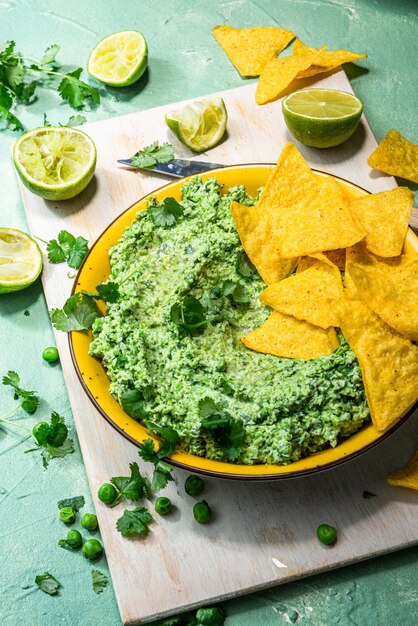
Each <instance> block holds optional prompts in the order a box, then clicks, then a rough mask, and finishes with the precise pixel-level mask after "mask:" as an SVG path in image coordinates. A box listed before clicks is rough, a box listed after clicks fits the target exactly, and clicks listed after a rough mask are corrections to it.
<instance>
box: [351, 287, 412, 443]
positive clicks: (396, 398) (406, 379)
mask: <svg viewBox="0 0 418 626" xmlns="http://www.w3.org/2000/svg"><path fill="white" fill-rule="evenodd" d="M339 316H340V327H341V330H342V332H343V334H344V336H345V338H346V340H347V341H348V343H349V344H350V346H351V348H352V349H353V350H354V352H355V353H356V356H357V359H358V362H359V364H360V368H361V373H362V378H363V384H364V388H365V391H366V398H367V402H368V405H369V408H370V414H371V417H372V421H373V424H374V426H375V428H376V429H377V430H379V431H384V430H387V429H388V428H390V427H391V426H393V425H394V424H396V422H398V421H399V420H400V418H401V417H402V416H403V415H405V413H406V412H407V411H408V410H409V409H410V408H411V407H412V406H413V405H414V404H415V402H416V401H417V399H418V346H415V345H414V344H412V343H411V342H410V341H409V340H408V339H406V338H405V337H403V336H402V335H400V334H399V333H397V332H396V331H395V330H393V329H392V328H391V327H390V326H388V325H387V324H386V322H384V321H383V320H382V319H381V318H380V317H379V316H378V315H376V313H374V311H372V310H371V309H370V308H369V307H368V306H367V304H366V303H365V302H360V301H349V300H346V299H343V300H341V301H340V303H339Z"/></svg>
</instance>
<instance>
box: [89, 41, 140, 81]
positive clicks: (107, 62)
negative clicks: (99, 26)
mask: <svg viewBox="0 0 418 626" xmlns="http://www.w3.org/2000/svg"><path fill="white" fill-rule="evenodd" d="M147 63H148V46H147V42H146V41H145V37H144V35H143V34H142V33H140V32H139V31H137V30H124V31H122V32H120V33H113V35H108V36H107V37H105V38H104V39H102V40H101V41H99V43H98V44H97V46H96V47H95V48H94V50H93V51H92V52H91V54H90V57H89V60H88V63H87V71H88V73H89V74H90V75H91V76H93V77H94V78H97V80H100V81H101V82H102V83H105V84H106V85H112V86H113V87H127V86H128V85H132V83H135V82H136V81H137V80H138V79H139V78H141V76H142V74H143V73H144V72H145V70H146V67H147Z"/></svg>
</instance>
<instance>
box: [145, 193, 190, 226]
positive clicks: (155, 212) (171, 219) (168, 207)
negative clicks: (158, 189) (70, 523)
mask: <svg viewBox="0 0 418 626" xmlns="http://www.w3.org/2000/svg"><path fill="white" fill-rule="evenodd" d="M148 211H149V212H150V215H151V218H152V221H153V222H154V224H155V225H156V226H163V227H166V226H174V224H176V223H177V222H178V220H179V219H180V217H181V216H182V215H183V207H182V206H181V204H179V203H178V202H177V200H175V199H174V198H164V200H163V201H162V202H159V203H158V204H156V205H155V206H152V207H150V208H149V209H148Z"/></svg>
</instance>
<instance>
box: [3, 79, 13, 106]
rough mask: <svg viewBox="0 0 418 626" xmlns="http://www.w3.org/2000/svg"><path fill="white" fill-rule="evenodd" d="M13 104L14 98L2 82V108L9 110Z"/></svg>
mask: <svg viewBox="0 0 418 626" xmlns="http://www.w3.org/2000/svg"><path fill="white" fill-rule="evenodd" d="M12 104H13V98H12V96H11V95H10V92H9V91H8V90H7V89H6V87H5V85H3V83H1V82H0V106H2V107H3V108H4V109H7V110H9V109H10V107H11V106H12Z"/></svg>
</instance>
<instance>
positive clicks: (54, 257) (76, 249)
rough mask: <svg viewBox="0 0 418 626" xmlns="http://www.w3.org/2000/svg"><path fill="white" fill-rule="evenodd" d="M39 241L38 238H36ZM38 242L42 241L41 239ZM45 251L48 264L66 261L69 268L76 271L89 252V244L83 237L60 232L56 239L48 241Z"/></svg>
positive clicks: (65, 231) (64, 231) (63, 231)
mask: <svg viewBox="0 0 418 626" xmlns="http://www.w3.org/2000/svg"><path fill="white" fill-rule="evenodd" d="M38 239H39V237H38ZM40 241H43V239H41V240H40ZM44 243H46V244H47V246H46V250H47V252H48V260H49V261H50V263H54V264H56V263H64V262H65V261H67V264H68V266H69V267H71V268H72V269H74V270H78V269H79V268H80V266H81V264H82V262H83V261H84V259H85V258H86V256H87V253H88V251H89V242H88V241H87V239H85V238H84V237H81V236H79V237H74V235H72V234H71V233H69V232H68V231H67V230H61V231H60V232H59V233H58V237H57V239H50V240H49V241H48V242H46V241H45V242H44Z"/></svg>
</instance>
